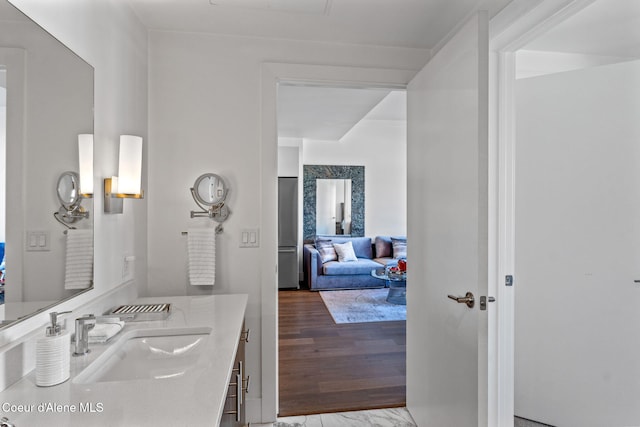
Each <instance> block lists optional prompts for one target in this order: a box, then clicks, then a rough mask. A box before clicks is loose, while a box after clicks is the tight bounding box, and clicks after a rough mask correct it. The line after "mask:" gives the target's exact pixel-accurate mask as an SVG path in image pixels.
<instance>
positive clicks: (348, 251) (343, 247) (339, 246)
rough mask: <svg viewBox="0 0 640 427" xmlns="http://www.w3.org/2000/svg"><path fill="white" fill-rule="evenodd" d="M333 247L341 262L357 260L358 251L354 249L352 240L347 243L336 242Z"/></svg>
mask: <svg viewBox="0 0 640 427" xmlns="http://www.w3.org/2000/svg"><path fill="white" fill-rule="evenodd" d="M333 247H334V248H335V250H336V252H337V253H338V261H339V262H349V261H357V260H358V258H357V257H356V253H355V252H354V251H353V244H352V243H351V242H346V243H334V244H333Z"/></svg>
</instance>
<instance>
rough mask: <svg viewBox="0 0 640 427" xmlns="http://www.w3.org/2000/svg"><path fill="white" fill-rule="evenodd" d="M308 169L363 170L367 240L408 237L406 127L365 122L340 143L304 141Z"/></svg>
mask: <svg viewBox="0 0 640 427" xmlns="http://www.w3.org/2000/svg"><path fill="white" fill-rule="evenodd" d="M302 157H303V162H304V164H305V165H354V166H364V174H365V179H364V186H365V207H364V209H365V225H364V227H365V230H364V234H365V236H370V237H372V238H373V237H375V236H378V235H383V236H406V234H407V126H406V121H403V120H397V121H396V120H371V119H365V120H362V121H360V122H359V123H357V124H356V125H355V126H354V127H353V128H352V129H351V130H350V131H349V132H348V133H347V134H346V135H345V136H344V137H343V138H342V140H340V141H314V140H307V139H305V140H304V144H303V151H302Z"/></svg>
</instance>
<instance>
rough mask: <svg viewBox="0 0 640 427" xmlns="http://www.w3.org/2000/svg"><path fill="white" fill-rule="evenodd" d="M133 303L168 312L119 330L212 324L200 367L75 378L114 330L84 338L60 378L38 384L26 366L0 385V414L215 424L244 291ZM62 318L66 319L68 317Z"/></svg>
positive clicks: (83, 421)
mask: <svg viewBox="0 0 640 427" xmlns="http://www.w3.org/2000/svg"><path fill="white" fill-rule="evenodd" d="M132 303H171V304H172V314H171V315H170V316H169V318H168V319H166V320H162V321H150V322H128V323H127V324H126V326H125V328H124V330H123V332H124V333H126V332H127V331H131V330H134V329H140V328H145V329H157V328H181V327H200V326H206V327H210V328H212V332H211V339H209V340H207V344H206V345H207V350H206V354H207V355H208V358H207V361H206V365H205V368H204V370H198V371H193V372H187V373H186V374H185V375H183V376H181V377H178V378H167V379H160V380H157V379H156V380H132V381H114V382H98V383H91V384H77V383H75V382H74V378H75V377H76V376H77V375H78V374H79V373H80V372H82V370H83V369H85V368H86V367H87V366H88V365H89V364H90V363H91V362H92V361H93V360H95V359H96V358H97V357H98V356H100V354H102V353H103V352H104V351H105V350H106V349H107V348H109V346H111V345H114V344H116V343H117V342H118V340H119V339H120V338H121V337H122V336H123V333H120V334H118V335H117V336H115V337H114V338H113V339H112V340H111V341H110V342H109V343H107V344H90V345H89V348H90V349H91V352H90V353H89V354H87V355H85V356H80V357H72V358H71V378H70V379H69V380H67V381H66V382H64V383H62V384H59V385H56V386H53V387H38V386H36V384H35V372H34V371H32V372H31V373H29V374H28V375H27V376H25V377H24V378H22V379H21V380H20V381H18V382H17V383H15V384H13V385H12V386H10V387H9V388H7V389H6V390H4V391H3V392H2V393H0V405H1V406H0V415H1V416H6V417H8V418H9V422H11V423H13V424H15V425H16V427H32V426H83V427H85V426H110V427H111V426H123V427H130V426H154V427H155V426H190V427H197V426H217V425H218V422H219V420H220V417H221V415H222V409H223V406H224V403H225V400H226V395H227V390H228V384H229V380H230V378H231V372H232V369H233V362H234V358H235V353H236V348H237V345H238V339H239V337H240V333H241V329H242V324H243V320H244V314H245V309H246V305H247V296H246V295H212V296H193V297H157V298H156V297H154V298H140V299H138V300H136V301H133V302H132ZM95 314H96V315H99V314H100V313H95ZM70 320H71V319H70ZM67 323H68V324H69V325H73V322H72V321H71V322H69V321H68V322H67ZM43 333H44V331H43ZM70 351H71V349H70ZM10 405H14V406H13V407H11V406H10ZM18 405H22V408H20V407H18ZM74 410H75V412H74ZM27 411H28V412H27Z"/></svg>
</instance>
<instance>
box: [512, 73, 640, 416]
mask: <svg viewBox="0 0 640 427" xmlns="http://www.w3.org/2000/svg"><path fill="white" fill-rule="evenodd" d="M639 116H640V62H638V61H635V62H628V63H621V64H617V65H608V66H602V67H596V68H589V69H586V70H580V71H572V72H566V73H562V74H554V75H549V76H544V77H537V78H530V79H524V80H520V81H518V83H517V117H518V118H517V143H516V146H517V148H516V153H517V163H516V216H515V218H516V230H515V234H516V252H515V261H516V269H515V285H514V290H515V291H516V308H515V313H516V325H515V335H516V347H515V351H516V354H515V356H516V360H515V366H516V369H515V375H516V378H515V379H516V383H515V408H516V414H517V415H520V416H523V417H526V418H530V419H534V420H539V421H542V422H545V423H548V424H551V425H557V426H578V425H579V426H585V427H589V426H604V425H607V426H623V425H640V406H638V396H639V395H640V381H639V378H640V364H639V363H638V360H640V341H638V325H640V310H638V306H639V304H640V285H638V284H636V283H634V280H636V279H639V278H640V264H639V263H638V260H640V234H639V231H640V168H639V167H638V164H639V163H638V160H639V159H640V144H639V141H640V121H638V117H639Z"/></svg>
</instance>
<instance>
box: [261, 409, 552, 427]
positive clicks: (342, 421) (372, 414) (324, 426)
mask: <svg viewBox="0 0 640 427" xmlns="http://www.w3.org/2000/svg"><path fill="white" fill-rule="evenodd" d="M251 426H252V427H259V426H260V427H416V426H417V425H416V424H415V422H414V421H413V419H412V418H411V415H410V414H409V411H407V409H406V408H389V409H374V410H369V411H354V412H339V413H335V414H319V415H301V416H298V417H285V418H278V421H277V422H276V423H275V424H252V425H251ZM514 426H515V427H552V426H548V425H547V424H540V423H536V422H534V421H530V420H526V419H524V418H518V417H515V424H514Z"/></svg>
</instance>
